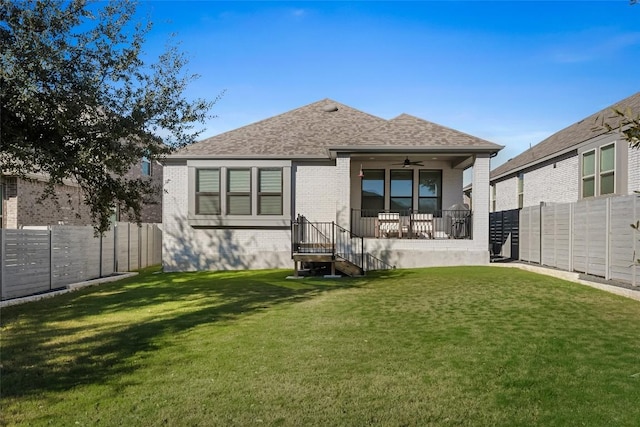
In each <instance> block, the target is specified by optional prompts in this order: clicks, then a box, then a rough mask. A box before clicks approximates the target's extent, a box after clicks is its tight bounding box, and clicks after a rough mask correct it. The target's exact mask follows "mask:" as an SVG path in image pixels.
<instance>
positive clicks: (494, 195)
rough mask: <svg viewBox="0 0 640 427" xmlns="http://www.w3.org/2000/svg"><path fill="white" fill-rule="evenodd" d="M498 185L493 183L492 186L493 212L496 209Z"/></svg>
mask: <svg viewBox="0 0 640 427" xmlns="http://www.w3.org/2000/svg"><path fill="white" fill-rule="evenodd" d="M496 185H497V184H493V185H492V186H491V212H495V211H496Z"/></svg>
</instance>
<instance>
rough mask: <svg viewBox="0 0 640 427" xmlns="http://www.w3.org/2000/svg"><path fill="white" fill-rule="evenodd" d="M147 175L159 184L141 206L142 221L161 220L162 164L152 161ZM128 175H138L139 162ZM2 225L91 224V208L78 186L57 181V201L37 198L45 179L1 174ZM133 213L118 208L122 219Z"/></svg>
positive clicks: (14, 226) (127, 218) (153, 221)
mask: <svg viewBox="0 0 640 427" xmlns="http://www.w3.org/2000/svg"><path fill="white" fill-rule="evenodd" d="M151 168H152V173H151V177H150V179H151V180H152V181H153V185H154V186H156V187H157V188H158V192H157V194H154V195H152V196H150V197H149V203H147V204H145V205H144V206H143V208H142V213H141V215H142V218H141V220H142V222H147V223H158V222H161V221H162V194H161V193H162V180H163V177H162V175H163V174H162V166H161V165H159V164H157V163H155V162H152V166H151ZM126 176H127V177H129V178H134V177H138V176H141V167H140V165H137V166H134V167H133V168H131V170H130V171H129V172H128V173H127V175H126ZM2 182H3V183H4V195H3V197H4V200H3V217H2V227H3V228H20V227H24V226H47V225H58V224H64V225H91V223H92V221H91V212H90V210H89V207H88V206H86V205H85V204H84V202H83V200H84V198H83V195H82V192H81V190H80V188H79V187H76V186H73V185H59V186H56V187H55V193H56V195H57V198H58V200H57V203H56V201H55V200H54V199H52V198H45V199H43V200H40V198H41V196H42V194H43V192H44V189H45V185H46V184H45V182H44V181H38V180H36V181H27V180H23V179H19V178H16V177H3V178H2ZM132 218H133V217H132V216H131V215H128V214H127V213H126V212H121V214H120V220H121V221H132Z"/></svg>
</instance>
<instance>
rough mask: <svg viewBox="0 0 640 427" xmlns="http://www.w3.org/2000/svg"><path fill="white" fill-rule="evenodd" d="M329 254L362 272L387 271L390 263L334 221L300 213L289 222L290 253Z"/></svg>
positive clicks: (362, 240)
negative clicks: (309, 216)
mask: <svg viewBox="0 0 640 427" xmlns="http://www.w3.org/2000/svg"><path fill="white" fill-rule="evenodd" d="M294 253H298V254H301V253H305V254H330V255H331V256H332V259H334V260H337V259H344V260H347V261H349V262H350V263H351V264H354V265H356V266H358V267H359V268H360V269H361V270H362V271H372V270H386V269H389V268H394V267H393V266H392V265H390V264H388V263H386V262H384V261H382V260H381V259H378V258H376V257H374V256H373V255H371V254H368V253H365V252H364V238H363V237H362V236H358V235H357V234H354V233H352V232H351V231H349V230H347V229H346V228H344V227H341V226H339V225H338V224H336V223H335V222H333V221H332V222H311V221H309V220H307V218H305V217H304V216H302V215H298V217H297V218H296V219H295V220H294V221H293V222H292V223H291V255H292V256H293V254H294Z"/></svg>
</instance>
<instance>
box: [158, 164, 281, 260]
mask: <svg viewBox="0 0 640 427" xmlns="http://www.w3.org/2000/svg"><path fill="white" fill-rule="evenodd" d="M164 171H165V176H164V180H165V184H164V195H163V251H162V259H163V266H164V269H165V271H195V270H248V269H261V268H290V267H292V261H291V252H290V250H291V249H290V248H291V240H290V234H291V233H290V232H289V230H282V229H268V228H265V229H231V228H222V229H215V228H194V227H191V226H190V225H189V224H188V222H187V215H188V209H189V208H188V206H189V202H188V198H189V195H188V188H189V187H188V170H187V166H171V165H168V166H165V167H164Z"/></svg>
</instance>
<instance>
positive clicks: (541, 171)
mask: <svg viewBox="0 0 640 427" xmlns="http://www.w3.org/2000/svg"><path fill="white" fill-rule="evenodd" d="M578 163H579V162H578V156H573V157H569V158H567V159H564V160H561V161H558V162H554V163H551V164H547V165H544V166H542V167H540V168H538V169H534V170H532V171H526V172H525V174H524V206H525V207H526V206H536V205H539V204H540V202H546V203H570V202H575V201H577V200H578V195H579V188H578V183H579V181H580V175H579V171H578ZM516 207H517V206H516Z"/></svg>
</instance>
